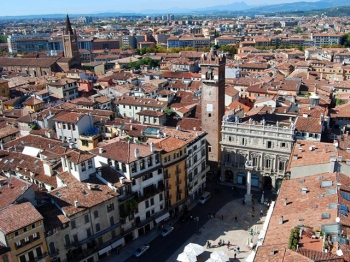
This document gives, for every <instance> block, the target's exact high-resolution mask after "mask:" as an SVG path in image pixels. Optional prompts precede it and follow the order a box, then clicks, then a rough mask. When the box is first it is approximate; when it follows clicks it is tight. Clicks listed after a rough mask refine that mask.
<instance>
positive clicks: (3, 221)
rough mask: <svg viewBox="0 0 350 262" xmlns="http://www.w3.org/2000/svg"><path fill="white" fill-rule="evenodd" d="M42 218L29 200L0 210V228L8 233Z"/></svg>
mask: <svg viewBox="0 0 350 262" xmlns="http://www.w3.org/2000/svg"><path fill="white" fill-rule="evenodd" d="M23 214H25V216H24V215H23ZM42 219H43V217H42V215H40V213H39V212H38V211H37V210H36V209H35V208H34V207H33V205H32V204H31V203H29V202H25V203H21V204H17V205H11V206H8V207H6V208H4V209H2V210H0V230H1V231H2V232H3V233H4V234H9V233H11V232H14V231H16V230H18V229H21V228H23V227H25V226H28V225H31V224H34V223H35V222H38V221H40V220H42ZM9 221H11V223H9Z"/></svg>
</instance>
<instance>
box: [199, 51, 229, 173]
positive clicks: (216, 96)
mask: <svg viewBox="0 0 350 262" xmlns="http://www.w3.org/2000/svg"><path fill="white" fill-rule="evenodd" d="M225 65H226V56H225V55H223V54H220V55H218V54H217V51H216V49H215V48H211V50H210V52H209V53H204V54H203V55H202V57H201V59H200V66H201V76H202V98H201V104H202V131H205V132H207V133H208V135H207V147H208V148H207V152H208V153H207V156H208V164H209V165H210V167H211V168H213V169H216V168H218V165H219V164H220V160H221V146H220V141H221V124H222V117H223V116H224V113H225Z"/></svg>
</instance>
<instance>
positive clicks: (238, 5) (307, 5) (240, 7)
mask: <svg viewBox="0 0 350 262" xmlns="http://www.w3.org/2000/svg"><path fill="white" fill-rule="evenodd" d="M347 6H350V2H349V0H320V1H317V2H306V1H300V2H294V3H285V4H277V5H262V6H250V5H248V4H246V3H245V2H242V1H241V2H233V3H231V4H227V5H214V6H211V7H202V8H200V7H199V8H196V9H188V8H181V7H174V8H167V9H161V10H159V9H157V10H156V9H145V10H142V11H140V12H133V11H125V12H115V11H107V10H106V11H105V12H98V13H97V12H96V13H90V14H70V16H71V17H77V16H94V17H117V16H142V15H159V14H176V15H180V14H184V15H185V14H187V15H199V14H200V15H205V14H217V15H219V14H221V13H222V14H230V15H251V14H274V13H281V12H300V13H303V14H304V13H305V14H306V12H308V11H314V10H321V9H325V8H333V10H332V11H331V12H332V14H334V13H336V12H338V13H339V16H341V15H343V14H345V15H346V14H348V12H347V9H345V11H344V10H343V8H341V9H339V10H337V9H334V8H338V7H347ZM330 16H333V15H330ZM64 17H65V14H43V15H27V16H2V17H1V16H0V20H1V19H41V18H44V19H48V18H62V19H63V18H64Z"/></svg>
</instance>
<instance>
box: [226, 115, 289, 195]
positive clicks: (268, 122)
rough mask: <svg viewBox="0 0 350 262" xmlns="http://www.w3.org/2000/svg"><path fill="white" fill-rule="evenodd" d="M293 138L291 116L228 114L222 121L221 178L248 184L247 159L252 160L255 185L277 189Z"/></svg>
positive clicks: (235, 182)
mask: <svg viewBox="0 0 350 262" xmlns="http://www.w3.org/2000/svg"><path fill="white" fill-rule="evenodd" d="M293 141H294V122H293V121H291V120H290V118H289V117H286V116H281V115H270V114H266V115H264V116H262V115H255V116H251V117H250V118H248V117H245V118H238V117H234V116H229V117H225V118H224V120H223V122H222V141H221V147H222V159H221V165H222V168H221V179H222V180H226V181H231V182H233V184H238V185H245V184H246V178H247V170H246V168H245V163H246V162H247V161H252V162H251V163H252V166H253V170H252V186H255V187H258V188H262V189H264V190H270V189H272V190H273V189H278V188H279V186H280V183H281V182H282V179H283V177H284V174H285V170H286V167H287V163H288V159H289V156H290V152H291V150H292V147H293Z"/></svg>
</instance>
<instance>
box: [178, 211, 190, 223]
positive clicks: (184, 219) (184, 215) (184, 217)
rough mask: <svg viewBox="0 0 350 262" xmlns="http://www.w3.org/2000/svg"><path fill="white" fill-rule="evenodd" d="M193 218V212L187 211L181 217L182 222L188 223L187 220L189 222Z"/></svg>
mask: <svg viewBox="0 0 350 262" xmlns="http://www.w3.org/2000/svg"><path fill="white" fill-rule="evenodd" d="M191 216H192V212H191V211H188V210H187V211H185V213H183V214H182V216H181V217H180V221H181V222H186V221H187V220H189V219H190V218H191Z"/></svg>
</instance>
